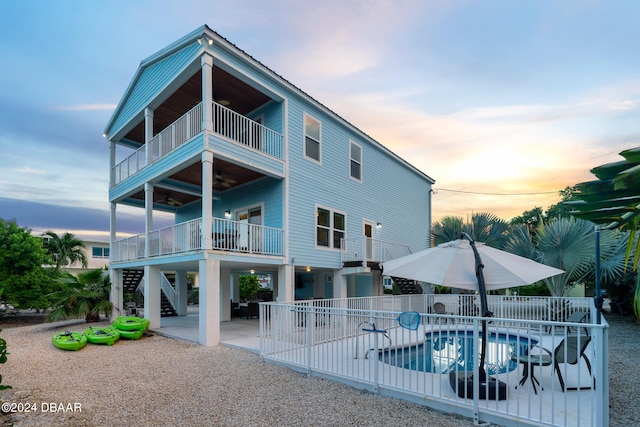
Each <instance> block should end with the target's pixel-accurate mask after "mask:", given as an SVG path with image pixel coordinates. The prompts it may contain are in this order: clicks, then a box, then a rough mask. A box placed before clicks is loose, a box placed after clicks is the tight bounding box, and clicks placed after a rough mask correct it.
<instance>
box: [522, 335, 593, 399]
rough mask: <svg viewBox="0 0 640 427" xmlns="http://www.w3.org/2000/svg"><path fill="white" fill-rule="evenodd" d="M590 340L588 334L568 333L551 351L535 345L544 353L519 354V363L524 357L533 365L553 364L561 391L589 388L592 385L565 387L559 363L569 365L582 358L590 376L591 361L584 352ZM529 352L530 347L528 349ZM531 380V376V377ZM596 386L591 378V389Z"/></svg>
mask: <svg viewBox="0 0 640 427" xmlns="http://www.w3.org/2000/svg"><path fill="white" fill-rule="evenodd" d="M590 342H591V337H590V336H589V335H570V336H568V337H566V338H565V339H563V340H562V341H560V344H558V346H557V347H556V348H555V350H553V353H551V351H549V350H547V349H546V348H544V347H540V346H535V347H532V349H533V348H536V347H537V348H540V349H541V350H542V351H544V353H542V352H541V353H539V354H528V355H527V356H521V360H520V363H523V360H524V358H527V362H528V363H529V364H530V365H531V366H532V367H533V366H536V365H537V366H549V365H551V364H553V368H554V371H555V372H557V373H558V380H560V387H562V391H567V390H591V389H592V387H565V384H564V379H563V378H562V372H561V370H560V365H561V364H564V363H568V364H569V365H576V364H577V363H578V362H580V358H582V359H584V361H585V362H586V364H587V370H588V371H589V377H591V362H589V358H588V357H587V355H586V354H585V351H586V349H587V347H588V346H589V343H590ZM529 353H531V349H530V350H529ZM532 381H533V378H532ZM595 388H596V380H595V378H594V379H593V389H595Z"/></svg>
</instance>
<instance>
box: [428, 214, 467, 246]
mask: <svg viewBox="0 0 640 427" xmlns="http://www.w3.org/2000/svg"><path fill="white" fill-rule="evenodd" d="M463 231H464V221H463V220H462V218H460V217H456V216H445V217H443V218H442V219H441V220H440V221H436V222H435V223H434V224H433V230H432V231H431V234H432V235H433V239H434V244H435V245H439V244H440V243H446V242H450V241H452V240H456V239H459V238H460V234H461V233H462V232H463Z"/></svg>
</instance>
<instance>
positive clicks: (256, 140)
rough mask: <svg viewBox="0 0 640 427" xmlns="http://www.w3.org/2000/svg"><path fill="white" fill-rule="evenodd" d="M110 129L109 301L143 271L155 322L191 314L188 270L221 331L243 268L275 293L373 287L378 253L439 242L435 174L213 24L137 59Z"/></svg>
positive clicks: (209, 341)
mask: <svg viewBox="0 0 640 427" xmlns="http://www.w3.org/2000/svg"><path fill="white" fill-rule="evenodd" d="M105 136H106V138H107V140H108V141H109V146H110V189H109V201H110V203H111V247H110V260H109V261H110V263H109V265H110V269H111V270H110V271H111V279H112V301H113V303H114V312H113V315H120V314H124V313H126V307H127V302H128V301H129V300H130V297H128V292H131V291H132V289H135V288H136V287H137V288H139V289H142V290H143V291H144V292H143V293H144V315H145V317H147V318H149V320H150V322H151V327H159V326H160V321H161V315H162V313H163V311H162V310H163V308H161V307H162V305H163V302H164V303H165V304H166V302H167V301H168V303H169V304H170V305H171V308H172V310H174V312H175V313H176V314H177V315H186V312H187V288H188V287H190V286H191V283H189V284H188V283H187V282H188V280H187V278H189V282H191V281H192V280H193V281H194V282H195V283H196V284H197V286H198V288H199V296H198V302H199V313H200V314H199V316H200V318H199V341H200V343H202V344H204V345H217V344H218V343H219V341H220V322H221V321H229V320H230V319H232V316H233V311H234V305H233V303H234V302H239V300H238V282H239V276H240V275H243V274H259V275H260V277H262V278H263V277H268V278H269V280H268V281H267V282H266V283H267V284H269V283H270V285H269V286H270V290H271V292H268V291H267V292H266V293H264V294H263V295H269V297H272V298H273V299H274V300H276V301H294V300H296V299H298V300H300V299H312V298H345V297H352V296H375V295H381V294H382V293H383V278H382V277H381V271H380V267H379V264H380V262H381V261H384V260H387V259H390V258H394V257H398V256H402V255H406V254H408V253H409V252H412V251H418V250H421V249H425V248H427V247H428V239H429V234H430V223H431V186H432V184H433V183H434V181H433V180H432V179H431V178H430V177H429V176H427V175H426V174H425V173H423V172H421V171H420V170H418V169H416V168H415V167H413V166H412V165H410V164H409V163H407V162H406V161H405V160H403V159H402V158H400V157H398V156H397V155H396V154H394V153H393V152H391V151H390V150H389V149H387V148H385V147H384V146H383V145H381V144H380V143H379V142H377V141H375V140H373V139H372V138H371V137H369V136H368V135H367V134H365V133H364V132H362V131H361V130H359V129H357V128H356V127H355V126H353V125H352V124H350V123H349V122H347V121H346V120H345V119H344V118H342V117H340V116H338V115H337V114H336V113H334V112H332V111H331V110H330V109H328V108H327V107H326V106H324V105H322V104H320V103H319V102H318V101H316V100H315V99H313V98H312V97H311V96H309V95H308V94H307V93H305V92H303V91H302V90H300V89H299V88H297V87H296V86H294V85H293V84H292V83H290V82H289V81H287V80H286V79H284V78H283V77H281V76H280V75H278V74H277V73H275V72H274V71H273V70H271V69H269V68H267V67H266V66H265V65H263V64H261V63H260V62H258V61H257V60H256V59H254V58H253V57H251V56H250V55H248V54H247V53H246V52H244V51H242V50H241V49H239V48H238V47H237V46H235V45H233V44H232V43H230V42H229V41H228V40H226V39H225V38H223V37H221V36H220V35H219V34H217V33H216V32H214V31H212V30H211V29H210V28H209V27H207V26H203V27H201V28H198V29H197V30H195V31H193V32H192V33H190V34H188V35H187V36H185V37H183V38H181V39H179V40H177V41H176V42H174V43H173V44H171V45H169V46H167V47H166V48H164V49H162V50H160V51H159V52H157V53H155V54H154V55H152V56H150V57H149V58H147V59H145V60H143V61H142V62H141V63H140V66H139V68H138V70H137V72H136V73H135V75H134V76H133V79H132V81H131V83H130V84H129V86H128V88H127V89H126V91H125V93H124V95H123V97H122V100H121V101H120V103H119V104H118V106H117V107H116V109H115V111H114V113H113V116H112V117H111V119H110V120H109V122H108V124H107V126H106V129H105ZM123 206H128V207H135V208H138V209H139V210H140V214H141V216H142V215H144V218H145V222H144V229H141V230H139V233H138V234H137V235H134V236H131V235H130V234H129V235H125V234H124V233H122V231H121V230H120V229H119V223H118V221H119V219H120V218H119V217H120V215H118V209H122V207H123ZM127 209H129V208H127ZM127 209H125V210H124V211H127ZM127 212H128V211H127ZM167 214H169V218H172V220H171V224H172V225H170V226H168V227H167V226H164V227H158V226H157V225H156V224H158V223H159V218H162V219H163V221H165V225H166V218H167ZM154 220H155V221H154ZM264 299H267V298H266V297H265V298H264Z"/></svg>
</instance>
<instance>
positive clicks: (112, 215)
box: [109, 202, 117, 254]
mask: <svg viewBox="0 0 640 427" xmlns="http://www.w3.org/2000/svg"><path fill="white" fill-rule="evenodd" d="M116 207H117V205H116V204H115V203H113V202H111V203H110V204H109V211H110V212H109V239H110V241H109V243H110V245H109V248H110V249H109V251H110V252H109V253H110V254H111V253H113V248H112V247H111V246H112V245H111V243H113V242H115V241H116V230H117V223H116Z"/></svg>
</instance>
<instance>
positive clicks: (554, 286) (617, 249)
mask: <svg viewBox="0 0 640 427" xmlns="http://www.w3.org/2000/svg"><path fill="white" fill-rule="evenodd" d="M593 230H594V224H593V223H591V222H589V221H585V220H580V219H578V220H576V219H575V218H559V219H556V220H552V221H550V222H549V223H545V224H542V225H541V226H540V227H538V229H537V230H536V231H535V233H536V236H532V235H531V233H530V232H529V230H528V229H527V227H526V226H523V225H520V226H517V227H514V228H513V229H512V232H511V233H510V236H509V239H508V243H507V244H506V246H505V250H507V251H508V252H511V253H513V254H516V255H520V256H523V257H526V258H530V259H533V260H535V261H538V262H541V263H543V264H547V265H550V266H553V267H557V268H560V269H562V270H564V271H565V272H564V274H560V275H557V276H553V277H550V278H548V279H545V280H544V283H545V284H546V285H547V287H548V288H549V291H550V292H551V295H553V296H563V295H566V294H567V293H568V292H569V291H570V290H571V288H572V287H573V285H574V284H575V283H579V282H581V281H583V280H586V279H591V278H592V275H593V271H594V266H595V256H594V253H595V239H594V235H593V233H594V231H593ZM534 237H535V239H534ZM628 238H629V236H628V234H627V233H621V232H618V231H612V230H606V231H603V232H602V233H601V237H600V239H601V240H600V247H601V253H600V255H601V256H600V258H601V260H602V262H601V273H602V276H603V278H604V279H605V280H611V279H614V278H615V277H618V276H620V275H621V274H622V272H623V271H624V259H625V249H626V246H627V241H628ZM534 242H535V243H534Z"/></svg>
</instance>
